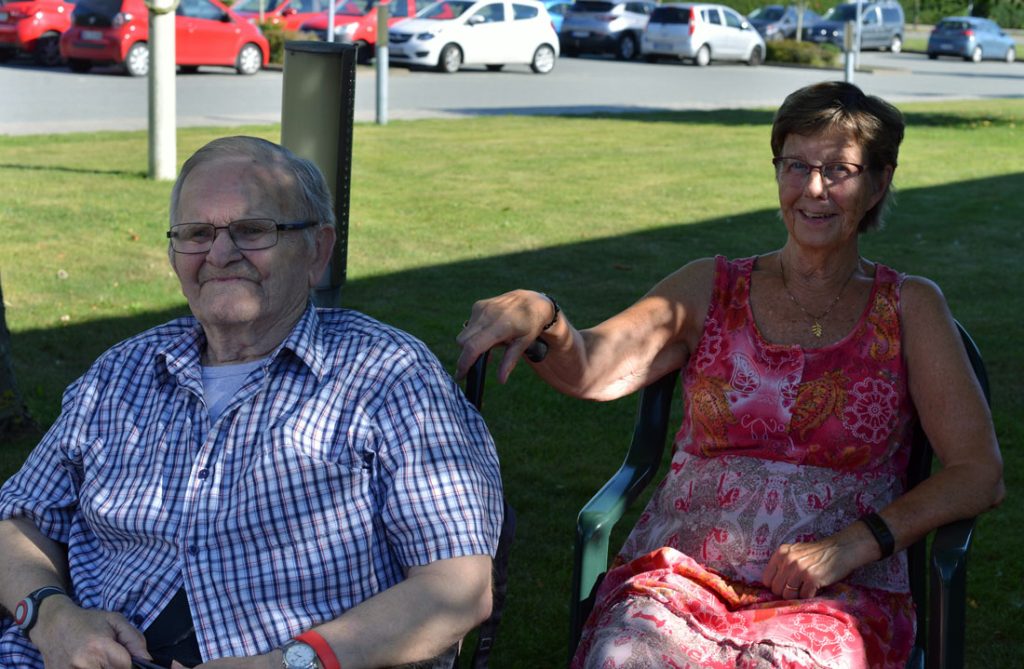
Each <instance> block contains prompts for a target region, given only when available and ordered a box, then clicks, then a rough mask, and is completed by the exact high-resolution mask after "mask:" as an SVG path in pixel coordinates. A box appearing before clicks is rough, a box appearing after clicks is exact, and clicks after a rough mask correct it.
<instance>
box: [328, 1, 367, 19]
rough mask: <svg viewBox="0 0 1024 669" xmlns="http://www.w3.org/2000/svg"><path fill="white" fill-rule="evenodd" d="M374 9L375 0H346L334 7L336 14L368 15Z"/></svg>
mask: <svg viewBox="0 0 1024 669" xmlns="http://www.w3.org/2000/svg"><path fill="white" fill-rule="evenodd" d="M371 9H373V0H346V1H345V2H339V3H338V6H337V7H335V8H334V13H335V14H341V15H342V16H366V14H367V12H369V11H370V10H371Z"/></svg>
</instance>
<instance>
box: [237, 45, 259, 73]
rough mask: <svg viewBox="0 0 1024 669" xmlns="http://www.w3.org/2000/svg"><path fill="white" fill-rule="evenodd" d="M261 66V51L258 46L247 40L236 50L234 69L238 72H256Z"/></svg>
mask: <svg viewBox="0 0 1024 669" xmlns="http://www.w3.org/2000/svg"><path fill="white" fill-rule="evenodd" d="M261 67H263V52H262V51H260V48H259V47H258V46H256V45H255V44H253V43H252V42H249V43H248V44H246V45H245V46H243V47H242V48H241V49H240V50H239V51H238V58H236V59H235V70H236V71H237V72H238V73H239V74H246V75H249V74H256V73H257V72H259V71H260V68H261Z"/></svg>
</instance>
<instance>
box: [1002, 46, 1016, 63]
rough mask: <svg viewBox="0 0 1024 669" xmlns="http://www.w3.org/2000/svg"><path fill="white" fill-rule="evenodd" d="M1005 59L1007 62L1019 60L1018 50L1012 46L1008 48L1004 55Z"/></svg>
mask: <svg viewBox="0 0 1024 669" xmlns="http://www.w3.org/2000/svg"><path fill="white" fill-rule="evenodd" d="M1003 60H1005V61H1006V62H1007V63H1012V62H1013V61H1015V60H1017V52H1016V51H1015V50H1014V48H1013V47H1012V46H1011V47H1010V48H1009V49H1007V50H1006V55H1005V56H1003Z"/></svg>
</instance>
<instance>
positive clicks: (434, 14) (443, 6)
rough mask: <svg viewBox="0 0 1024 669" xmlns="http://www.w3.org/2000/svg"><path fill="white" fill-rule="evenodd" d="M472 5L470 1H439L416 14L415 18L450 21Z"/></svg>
mask: <svg viewBox="0 0 1024 669" xmlns="http://www.w3.org/2000/svg"><path fill="white" fill-rule="evenodd" d="M473 4H474V3H473V2H472V1H471V0H441V2H435V3H434V4H432V5H427V6H426V7H424V8H423V9H421V10H420V11H418V12H416V16H417V17H418V18H421V19H435V20H437V21H451V20H452V19H457V18H459V17H460V16H462V15H463V14H464V13H465V12H466V10H467V9H469V8H470V7H472V6H473Z"/></svg>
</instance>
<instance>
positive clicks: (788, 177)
mask: <svg viewBox="0 0 1024 669" xmlns="http://www.w3.org/2000/svg"><path fill="white" fill-rule="evenodd" d="M772 164H773V165H775V172H776V174H778V175H779V179H780V180H781V181H782V183H784V184H786V185H787V186H803V185H804V184H805V183H807V179H808V178H810V176H811V172H815V171H817V172H818V173H819V174H820V175H821V180H822V182H824V184H825V185H826V186H838V185H840V184H842V183H843V182H844V181H847V180H848V179H852V178H854V177H858V176H860V175H861V173H862V172H864V170H865V169H867V168H866V167H865V166H864V165H858V164H857V163H847V162H835V163H825V164H824V165H812V164H810V163H808V162H807V161H804V160H800V159H799V158H790V157H789V156H779V157H777V158H772Z"/></svg>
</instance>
